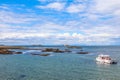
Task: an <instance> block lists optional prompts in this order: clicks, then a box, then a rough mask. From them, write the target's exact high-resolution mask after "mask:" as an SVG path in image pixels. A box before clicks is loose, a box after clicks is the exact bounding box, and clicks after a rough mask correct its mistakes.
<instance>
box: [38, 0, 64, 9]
mask: <svg viewBox="0 0 120 80" xmlns="http://www.w3.org/2000/svg"><path fill="white" fill-rule="evenodd" d="M64 6H65V4H64V3H60V2H53V3H49V4H48V5H45V6H36V7H37V8H41V9H54V10H57V11H60V10H62V9H63V8H64Z"/></svg>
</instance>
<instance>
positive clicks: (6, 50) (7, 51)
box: [0, 49, 22, 54]
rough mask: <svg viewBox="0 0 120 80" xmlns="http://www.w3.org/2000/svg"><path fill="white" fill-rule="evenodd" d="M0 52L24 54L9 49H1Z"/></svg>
mask: <svg viewBox="0 0 120 80" xmlns="http://www.w3.org/2000/svg"><path fill="white" fill-rule="evenodd" d="M0 54H22V52H15V51H10V50H8V49H0Z"/></svg>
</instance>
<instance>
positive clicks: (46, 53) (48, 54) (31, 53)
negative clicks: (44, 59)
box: [31, 53, 50, 56]
mask: <svg viewBox="0 0 120 80" xmlns="http://www.w3.org/2000/svg"><path fill="white" fill-rule="evenodd" d="M31 54H32V55H38V56H49V55H50V54H48V53H46V54H37V53H31Z"/></svg>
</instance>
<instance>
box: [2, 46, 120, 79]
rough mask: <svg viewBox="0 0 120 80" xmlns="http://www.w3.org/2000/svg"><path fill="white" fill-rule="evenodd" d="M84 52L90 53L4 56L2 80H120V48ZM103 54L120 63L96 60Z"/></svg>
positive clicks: (86, 48)
mask: <svg viewBox="0 0 120 80" xmlns="http://www.w3.org/2000/svg"><path fill="white" fill-rule="evenodd" d="M83 49H84V50H85V51H89V52H90V54H72V53H71V54H67V53H66V54H65V53H62V54H60V53H51V54H52V56H46V57H44V56H33V55H29V54H18V55H0V80H120V77H119V75H120V47H118V46H117V47H115V46H107V47H104V46H102V47H96V46H94V47H91V46H89V47H85V46H84V47H83ZM24 52H26V51H24ZM28 52H30V51H28ZM36 52H38V51H36ZM101 53H102V54H110V55H111V56H112V57H113V58H115V59H116V60H117V61H118V64H116V65H107V64H98V63H96V61H95V58H96V56H97V55H98V54H101Z"/></svg>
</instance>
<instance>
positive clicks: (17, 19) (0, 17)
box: [0, 10, 37, 24]
mask: <svg viewBox="0 0 120 80" xmlns="http://www.w3.org/2000/svg"><path fill="white" fill-rule="evenodd" d="M36 20H37V18H35V16H34V17H33V16H31V15H30V16H29V15H26V14H17V13H13V12H11V11H5V10H0V23H13V24H19V23H28V22H32V21H36Z"/></svg>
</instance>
